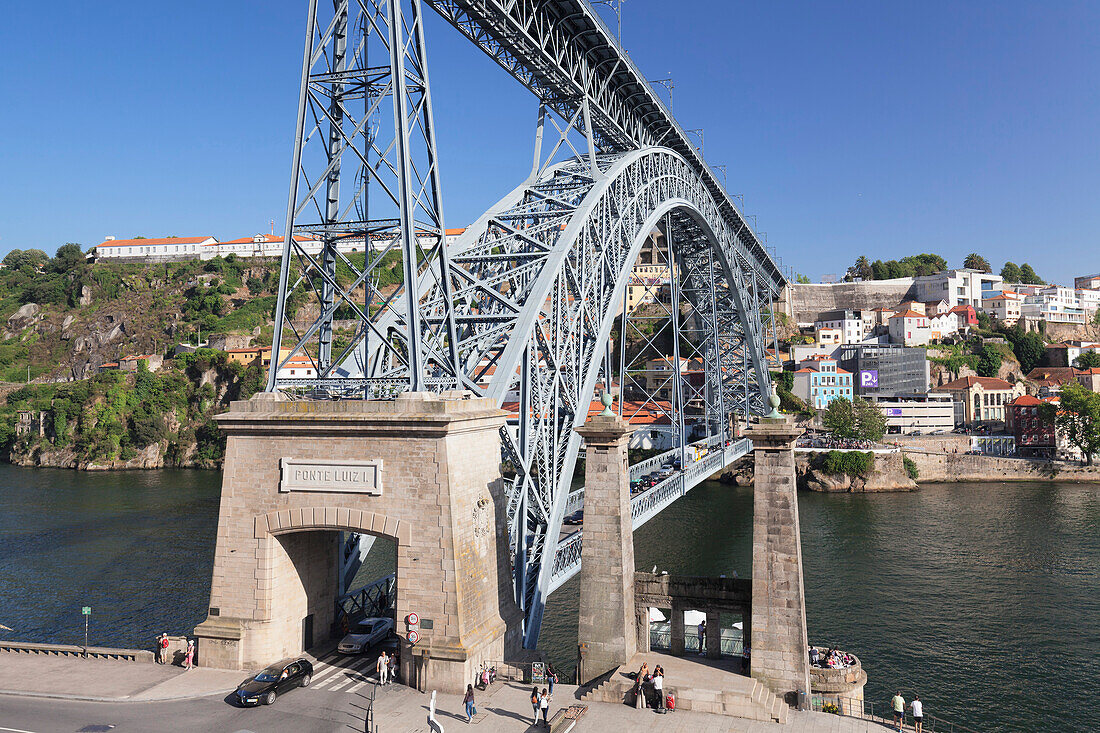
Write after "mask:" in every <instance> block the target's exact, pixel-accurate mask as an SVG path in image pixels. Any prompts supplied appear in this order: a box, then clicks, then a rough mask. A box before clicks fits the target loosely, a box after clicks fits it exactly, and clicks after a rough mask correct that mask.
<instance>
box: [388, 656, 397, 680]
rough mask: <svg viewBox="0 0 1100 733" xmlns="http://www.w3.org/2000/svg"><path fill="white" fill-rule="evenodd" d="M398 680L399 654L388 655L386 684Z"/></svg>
mask: <svg viewBox="0 0 1100 733" xmlns="http://www.w3.org/2000/svg"><path fill="white" fill-rule="evenodd" d="M396 679H397V652H394V653H393V654H388V655H386V684H387V685H388V684H391V683H392V682H393V681H394V680H396Z"/></svg>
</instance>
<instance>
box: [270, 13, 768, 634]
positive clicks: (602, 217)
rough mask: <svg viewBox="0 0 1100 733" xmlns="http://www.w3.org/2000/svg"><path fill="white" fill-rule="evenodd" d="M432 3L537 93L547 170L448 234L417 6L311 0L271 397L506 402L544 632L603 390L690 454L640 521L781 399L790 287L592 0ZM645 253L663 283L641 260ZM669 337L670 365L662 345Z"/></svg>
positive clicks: (531, 580)
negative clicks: (589, 426)
mask: <svg viewBox="0 0 1100 733" xmlns="http://www.w3.org/2000/svg"><path fill="white" fill-rule="evenodd" d="M425 2H426V3H427V4H428V5H430V6H431V7H433V8H434V9H435V10H436V11H438V13H439V14H440V15H441V16H442V17H443V18H444V19H446V20H447V21H448V22H449V23H450V24H451V25H453V26H454V27H456V28H458V29H459V30H460V31H461V32H462V33H463V34H464V35H466V36H467V37H468V38H469V39H471V40H472V41H473V42H474V43H475V44H476V45H478V46H479V47H480V48H482V49H483V50H484V51H485V52H486V53H488V54H489V55H490V56H491V57H492V58H493V59H494V60H496V61H497V62H498V63H499V64H500V65H501V66H502V67H503V68H505V69H506V70H507V71H508V72H509V73H511V74H512V75H513V76H514V77H515V78H516V79H517V80H519V81H520V82H521V83H523V84H524V86H526V87H527V88H528V89H530V90H531V91H532V92H533V93H534V94H535V95H536V97H537V98H538V100H539V117H538V124H537V127H536V134H535V154H534V163H533V166H532V170H531V174H530V175H529V176H528V178H527V180H525V181H524V182H523V183H521V184H520V185H519V186H518V187H517V188H516V189H514V190H513V191H512V192H511V193H510V194H508V195H507V196H505V197H504V198H503V199H501V200H500V201H499V202H497V204H496V205H494V206H493V207H491V208H490V209H489V210H488V211H487V212H486V213H485V214H484V215H482V216H481V217H480V218H479V219H478V220H477V221H476V222H475V223H474V224H472V225H471V226H469V227H467V228H466V229H465V230H462V231H461V232H457V233H456V232H451V231H449V230H447V228H446V226H445V224H444V217H443V207H442V192H441V184H440V176H439V165H438V155H437V151H436V147H435V128H434V120H433V116H432V108H431V93H430V84H429V80H428V65H427V53H426V45H425V36H424V19H423V15H422V8H421V3H420V0H333V1H332V2H331V3H330V2H319V0H309V11H308V16H307V39H306V47H305V54H304V60H303V71H302V82H301V92H300V100H299V112H298V133H297V137H296V144H295V151H294V163H293V166H294V168H293V175H292V182H291V191H290V196H289V200H288V207H287V222H286V230H285V231H286V235H285V236H284V250H283V259H282V267H281V273H280V292H279V299H278V302H277V312H276V331H275V336H274V342H273V343H275V344H278V345H279V349H278V352H277V353H276V354H275V355H274V358H273V359H272V367H271V372H270V375H269V381H268V389H269V390H280V391H283V392H285V393H287V394H288V395H290V396H292V397H297V398H312V399H384V398H389V397H392V396H394V395H396V394H398V393H400V392H402V391H407V390H433V391H451V390H464V391H467V392H469V393H472V394H474V395H476V396H481V397H487V398H491V399H494V400H495V401H496V402H497V404H499V405H502V406H505V407H507V408H508V409H509V410H510V411H511V412H512V414H513V419H512V421H511V424H510V426H509V428H508V429H505V430H503V431H502V435H501V439H502V456H503V458H504V459H505V461H506V462H507V464H508V465H509V466H510V468H511V470H510V471H509V473H508V476H509V480H510V484H509V491H508V506H507V514H508V521H509V534H510V543H511V547H512V555H513V572H514V581H515V588H516V600H517V602H518V603H519V604H520V606H521V607H522V608H523V610H524V613H525V624H526V625H525V643H526V645H527V646H534V645H535V643H536V642H537V639H538V632H539V628H540V625H541V619H542V612H543V608H544V603H545V600H546V597H547V596H548V595H549V594H550V593H551V592H552V591H553V590H555V589H556V588H558V587H560V586H561V584H562V583H564V582H565V580H567V579H568V578H569V577H571V575H572V574H574V573H575V572H576V571H577V570H578V569H579V558H580V553H579V548H580V543H581V541H582V539H583V535H582V533H581V532H579V531H578V532H574V533H572V534H563V532H562V529H563V519H564V517H565V516H566V515H567V514H569V513H571V512H573V511H575V510H576V509H578V508H580V507H582V506H583V488H578V487H576V486H574V472H575V466H576V463H577V460H578V454H579V453H580V451H581V440H580V436H579V435H577V433H576V432H575V431H574V428H576V427H579V426H580V425H581V424H583V423H584V421H585V420H586V419H587V417H588V414H589V410H590V406H591V405H592V402H593V398H594V397H595V396H596V395H597V393H598V389H599V388H601V387H602V388H607V389H613V388H614V387H615V386H616V385H617V386H618V389H619V391H620V392H621V395H622V399H620V400H619V403H618V408H617V409H618V410H619V412H620V414H621V415H622V416H623V417H624V419H631V418H633V417H636V416H637V415H638V414H639V413H641V412H647V413H648V414H649V415H651V416H652V415H657V416H658V420H659V421H661V422H664V423H665V424H667V425H668V426H669V430H670V434H671V436H672V441H671V442H672V447H671V448H670V449H669V450H667V451H666V452H665V453H662V454H660V455H658V456H656V457H655V458H653V459H650V460H649V461H646V462H644V463H643V464H639V465H637V466H633V467H632V469H631V473H632V478H634V477H640V476H641V475H642V474H643V473H645V472H646V471H649V470H652V469H654V468H658V467H660V466H661V464H664V463H666V462H667V463H674V464H676V470H672V471H671V472H670V473H671V475H666V476H664V477H662V480H661V481H660V482H659V483H657V484H656V485H654V486H650V487H648V488H647V489H646V490H644V491H641V492H639V493H638V495H637V496H636V497H634V499H633V504H634V507H633V511H634V524H635V526H638V525H640V524H641V523H643V522H645V521H646V520H648V519H649V518H651V517H652V516H655V515H656V514H657V513H658V512H659V511H660V510H661V509H663V508H664V507H665V506H667V505H668V504H669V503H671V502H672V501H674V500H675V499H676V498H678V497H679V496H681V495H682V494H683V493H684V492H686V491H688V490H690V489H691V488H692V487H693V486H695V485H696V484H698V483H699V482H700V481H702V480H704V479H706V478H707V477H708V476H710V475H712V474H713V473H714V472H715V471H717V470H719V469H721V468H722V467H723V466H725V465H728V463H729V462H731V461H732V460H735V459H736V458H737V457H739V455H743V454H744V452H746V451H747V449H748V446H747V442H746V441H740V442H737V443H734V442H733V440H732V438H733V431H732V423H733V418H734V417H735V416H736V415H747V414H749V413H762V412H764V411H765V410H764V404H765V402H766V396H767V394H768V391H769V377H768V371H767V354H766V347H767V345H768V343H769V342H774V321H773V315H772V303H773V302H774V301H775V300H776V299H777V295H778V292H779V290H780V289H781V288H782V287H783V286H784V284H785V282H786V279H785V277H784V276H783V274H782V272H781V270H780V268H779V266H778V265H777V264H776V262H775V260H773V258H772V257H771V256H770V255H769V254H768V252H767V250H766V249H765V248H764V247H763V246H762V245H761V243H760V241H759V239H758V238H757V236H756V235H755V233H754V232H753V231H752V229H751V228H750V227H748V225H747V224H746V222H745V219H744V217H743V216H742V215H741V213H740V212H739V211H738V210H737V208H736V207H735V206H734V205H733V203H732V200H731V199H730V198H729V196H728V195H727V194H726V192H725V190H724V189H723V188H722V187H721V186H720V185H719V184H718V181H717V179H716V178H715V176H714V174H713V172H712V171H711V170H710V168H709V166H707V164H706V163H705V162H704V161H703V159H702V156H701V153H700V152H699V151H698V150H696V149H695V148H694V146H692V145H691V144H690V143H689V142H688V139H687V136H686V134H685V133H684V132H683V131H682V130H681V129H680V127H679V126H678V125H677V124H676V122H675V120H674V119H673V118H672V115H671V113H670V112H669V111H668V109H667V108H666V107H665V105H664V104H662V103H661V101H660V100H659V99H658V98H657V96H656V95H655V94H654V93H653V90H652V89H651V87H650V85H649V84H648V83H647V82H646V81H645V79H644V77H642V76H641V74H640V72H639V71H638V70H637V69H636V67H635V66H634V65H633V63H632V62H631V61H630V60H629V58H628V57H627V56H626V55H625V53H624V52H623V51H622V50H621V48H620V47H619V45H618V43H617V42H616V41H615V40H614V38H613V37H612V36H611V34H610V33H609V32H608V31H607V29H606V27H604V25H603V23H602V22H601V21H600V19H599V17H598V16H597V15H596V13H595V12H594V11H593V9H592V7H591V5H589V3H588V2H585V1H583V0H570V1H566V0H549V1H547V0H528V1H527V2H504V1H503V0H500V1H493V0H481V1H477V2H475V1H469V2H467V1H459V0H453V1H447V2H445V1H443V0H425ZM378 59H381V61H382V62H383V63H382V64H380V65H379V64H378ZM372 60H373V61H374V62H375V65H371V61H372ZM391 123H392V129H391ZM548 132H549V133H552V134H550V135H549V136H548V135H547V133H548ZM349 171H350V172H349ZM349 184H350V185H349ZM380 214H381V215H380ZM643 254H646V255H647V256H648V257H649V260H650V262H651V263H656V267H657V268H658V270H660V271H662V272H663V273H664V274H663V276H661V277H658V278H656V282H643V283H638V282H637V278H636V277H635V276H634V266H635V264H636V262H637V261H638V260H639V257H640V256H641V255H643ZM398 273H399V275H398ZM387 285H388V286H389V287H387ZM631 289H633V290H631ZM655 291H659V292H655ZM654 322H656V325H654ZM631 336H636V337H637V338H634V339H632V338H630V337H631ZM659 336H660V338H661V339H663V340H664V342H665V343H667V344H669V345H670V346H671V349H670V350H671V352H672V354H671V355H670V356H669V358H668V359H666V360H665V362H664V364H665V365H664V366H663V367H662V366H655V364H659V363H660V360H654V359H652V358H649V359H647V358H646V357H647V356H648V357H652V356H653V355H654V354H656V353H659V349H657V345H656V342H657V341H658V340H659V338H658V337H659ZM639 342H640V343H641V344H642V347H641V348H640V349H638V348H634V347H632V346H631V344H636V343H639ZM666 356H668V355H666ZM296 367H297V368H296ZM628 398H633V399H628ZM626 403H628V404H626ZM668 472H669V471H667V470H666V473H668ZM356 543H357V538H355V537H352V538H349V542H348V545H347V547H346V548H345V553H344V557H345V560H346V562H347V567H346V568H345V573H344V576H343V577H345V578H350V577H351V576H353V575H354V570H355V568H356V567H357V565H356V559H357V557H358V556H359V548H358V546H357V544H356Z"/></svg>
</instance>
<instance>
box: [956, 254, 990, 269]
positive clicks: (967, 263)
mask: <svg viewBox="0 0 1100 733" xmlns="http://www.w3.org/2000/svg"><path fill="white" fill-rule="evenodd" d="M963 267H965V268H967V269H970V270H981V271H982V272H993V268H992V267H990V266H989V261H988V260H986V258H984V257H982V256H981V255H980V254H978V253H977V252H971V253H970V254H968V255H967V256H966V259H965V260H963Z"/></svg>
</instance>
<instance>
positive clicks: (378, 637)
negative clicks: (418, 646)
mask: <svg viewBox="0 0 1100 733" xmlns="http://www.w3.org/2000/svg"><path fill="white" fill-rule="evenodd" d="M392 631H393V619H392V618H377V617H375V618H365V619H363V620H362V621H358V622H356V623H355V624H353V625H352V627H351V631H350V632H349V633H348V635H347V636H345V637H344V638H343V639H341V640H340V644H339V645H338V646H337V647H336V648H337V650H339V651H340V653H341V654H363V653H365V652H366V651H367V650H368V649H370V648H371V647H372V646H374V645H375V644H377V643H378V642H380V641H382V640H383V639H385V638H386V637H387V636H389V634H390V633H391V632H392Z"/></svg>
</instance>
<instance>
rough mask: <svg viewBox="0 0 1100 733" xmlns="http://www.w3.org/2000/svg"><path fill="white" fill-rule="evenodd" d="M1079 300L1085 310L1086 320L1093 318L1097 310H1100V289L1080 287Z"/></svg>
mask: <svg viewBox="0 0 1100 733" xmlns="http://www.w3.org/2000/svg"><path fill="white" fill-rule="evenodd" d="M1075 292H1076V293H1077V302H1078V304H1079V305H1080V306H1081V310H1083V311H1084V312H1085V320H1092V317H1093V315H1094V314H1095V313H1096V311H1097V310H1100V290H1096V289H1091V288H1078V289H1077V290H1076V291H1075Z"/></svg>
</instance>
